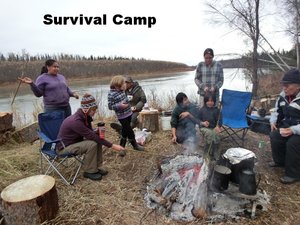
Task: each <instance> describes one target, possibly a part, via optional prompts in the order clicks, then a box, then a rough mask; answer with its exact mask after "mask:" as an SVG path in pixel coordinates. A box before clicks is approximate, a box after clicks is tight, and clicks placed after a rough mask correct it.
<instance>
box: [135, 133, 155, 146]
mask: <svg viewBox="0 0 300 225" xmlns="http://www.w3.org/2000/svg"><path fill="white" fill-rule="evenodd" d="M134 133H135V140H136V142H137V143H138V144H140V145H145V144H146V143H148V142H149V141H151V139H152V133H151V131H148V130H147V129H143V130H135V132H134Z"/></svg>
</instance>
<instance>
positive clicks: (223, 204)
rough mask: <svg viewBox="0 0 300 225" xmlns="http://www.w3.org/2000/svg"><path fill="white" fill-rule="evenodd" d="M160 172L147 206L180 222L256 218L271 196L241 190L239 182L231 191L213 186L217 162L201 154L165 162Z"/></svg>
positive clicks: (149, 190)
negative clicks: (241, 191) (251, 193)
mask: <svg viewBox="0 0 300 225" xmlns="http://www.w3.org/2000/svg"><path fill="white" fill-rule="evenodd" d="M160 166H161V168H160V170H159V171H160V173H159V174H158V175H157V176H155V177H154V178H153V179H152V180H151V181H150V182H149V183H148V185H147V192H146V194H145V196H144V199H145V202H146V205H147V207H149V208H151V209H155V210H157V211H159V212H160V213H163V214H165V215H166V216H167V217H170V218H171V219H173V220H177V221H193V220H195V219H196V218H206V219H207V220H211V221H221V220H224V219H228V218H235V219H238V218H240V217H251V218H255V212H256V209H259V210H267V204H268V203H269V196H268V195H267V194H266V193H265V192H264V191H262V190H257V193H256V194H255V195H245V194H242V193H240V191H239V187H238V184H235V183H233V182H229V185H228V189H227V190H216V189H215V188H212V186H213V185H212V176H213V172H211V171H213V168H214V167H215V162H211V161H210V160H209V159H208V158H205V157H201V156H198V155H177V156H176V157H173V158H171V159H168V160H163V161H162V162H161V165H160Z"/></svg>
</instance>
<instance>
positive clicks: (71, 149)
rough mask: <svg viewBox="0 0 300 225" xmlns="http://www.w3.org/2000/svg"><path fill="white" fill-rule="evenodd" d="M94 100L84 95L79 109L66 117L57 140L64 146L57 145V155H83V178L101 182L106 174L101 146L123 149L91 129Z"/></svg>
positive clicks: (95, 109)
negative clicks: (103, 167)
mask: <svg viewBox="0 0 300 225" xmlns="http://www.w3.org/2000/svg"><path fill="white" fill-rule="evenodd" d="M97 108H98V106H97V103H96V100H95V98H94V97H93V96H92V95H90V94H85V95H84V96H83V97H82V100H81V107H80V108H79V109H78V110H77V112H75V113H74V114H73V115H71V116H69V117H67V118H66V119H65V120H64V121H63V123H62V125H61V127H60V130H59V134H58V138H60V139H61V140H62V143H63V144H64V146H65V147H64V146H63V145H62V144H61V143H59V144H58V154H65V153H73V154H76V155H82V154H84V155H85V157H84V160H83V166H82V167H83V171H84V173H83V176H84V177H85V178H89V179H91V180H101V179H102V176H105V175H106V174H107V173H108V172H107V171H106V170H104V169H102V168H101V166H102V145H104V146H106V147H108V148H112V149H114V150H117V151H124V150H125V149H124V147H122V146H120V145H116V144H113V143H111V142H109V141H107V140H106V139H103V138H100V137H99V135H98V134H97V133H96V132H95V131H94V130H93V128H92V121H93V116H94V115H95V113H96V111H97Z"/></svg>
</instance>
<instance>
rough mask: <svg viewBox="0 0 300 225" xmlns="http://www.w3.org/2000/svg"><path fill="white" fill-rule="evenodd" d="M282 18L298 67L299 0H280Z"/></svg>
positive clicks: (299, 61)
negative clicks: (293, 45)
mask: <svg viewBox="0 0 300 225" xmlns="http://www.w3.org/2000/svg"><path fill="white" fill-rule="evenodd" d="M281 3H282V5H283V9H284V13H282V14H283V18H285V20H286V33H287V34H288V35H290V36H291V37H292V40H293V42H294V44H295V48H296V54H297V67H298V68H300V43H299V42H300V41H299V35H300V2H299V0H282V1H281Z"/></svg>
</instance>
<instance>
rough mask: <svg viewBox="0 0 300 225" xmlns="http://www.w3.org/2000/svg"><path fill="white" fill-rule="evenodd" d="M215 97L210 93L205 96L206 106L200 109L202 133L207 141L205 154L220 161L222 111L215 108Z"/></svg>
mask: <svg viewBox="0 0 300 225" xmlns="http://www.w3.org/2000/svg"><path fill="white" fill-rule="evenodd" d="M215 99H216V97H215V95H213V94H211V93H208V94H206V95H205V96H204V106H203V107H202V108H201V109H200V112H199V119H200V125H201V127H200V132H201V133H202V134H203V136H204V139H205V147H204V152H205V153H208V154H209V155H210V156H211V157H213V158H214V159H215V160H218V159H219V150H218V147H219V143H220V137H219V135H218V134H219V133H220V132H221V129H220V127H221V126H222V117H221V115H220V110H219V109H218V108H217V107H216V106H215V102H216V100H215Z"/></svg>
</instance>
